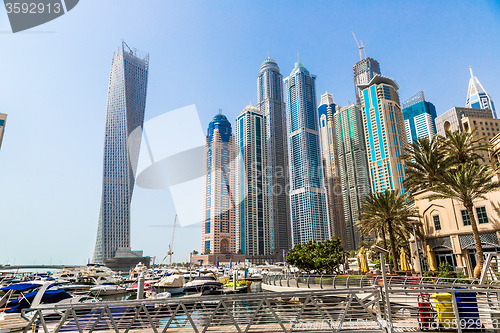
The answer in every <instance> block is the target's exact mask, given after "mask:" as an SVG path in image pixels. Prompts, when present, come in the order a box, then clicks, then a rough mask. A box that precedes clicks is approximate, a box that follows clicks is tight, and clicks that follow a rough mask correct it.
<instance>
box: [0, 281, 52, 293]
mask: <svg viewBox="0 0 500 333" xmlns="http://www.w3.org/2000/svg"><path fill="white" fill-rule="evenodd" d="M41 286H42V283H32V282H24V283H15V284H11V285H10V286H7V287H3V288H0V290H5V291H6V290H14V291H19V292H24V291H28V290H32V289H35V288H39V287H41ZM51 287H52V285H51Z"/></svg>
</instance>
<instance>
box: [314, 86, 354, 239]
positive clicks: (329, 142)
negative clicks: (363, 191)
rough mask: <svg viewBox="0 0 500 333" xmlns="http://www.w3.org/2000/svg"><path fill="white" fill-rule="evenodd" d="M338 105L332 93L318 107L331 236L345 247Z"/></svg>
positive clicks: (324, 95)
mask: <svg viewBox="0 0 500 333" xmlns="http://www.w3.org/2000/svg"><path fill="white" fill-rule="evenodd" d="M336 108H337V105H336V104H335V102H334V100H333V96H332V94H329V93H325V94H323V95H321V105H320V106H319V108H318V117H319V135H320V138H321V154H322V159H323V171H324V176H325V185H326V194H327V200H326V201H327V207H328V220H329V221H328V223H329V224H330V238H331V237H338V238H340V239H341V241H342V246H344V248H345V247H346V246H347V243H346V229H345V224H344V209H343V203H342V185H341V181H340V172H339V160H338V156H337V138H336V136H335V125H334V121H333V117H334V114H335V111H336Z"/></svg>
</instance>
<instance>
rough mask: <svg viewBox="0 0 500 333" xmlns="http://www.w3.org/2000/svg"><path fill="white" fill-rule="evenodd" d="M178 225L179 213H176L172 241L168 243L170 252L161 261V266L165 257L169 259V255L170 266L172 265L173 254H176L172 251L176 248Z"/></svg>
mask: <svg viewBox="0 0 500 333" xmlns="http://www.w3.org/2000/svg"><path fill="white" fill-rule="evenodd" d="M176 226H177V214H175V220H174V231H173V232H172V241H171V242H170V244H169V245H168V252H167V255H166V256H165V258H163V260H162V261H161V263H160V266H161V265H162V264H163V262H164V261H165V259H167V257H170V258H169V266H170V267H172V254H174V252H173V251H172V250H173V249H174V237H175V227H176Z"/></svg>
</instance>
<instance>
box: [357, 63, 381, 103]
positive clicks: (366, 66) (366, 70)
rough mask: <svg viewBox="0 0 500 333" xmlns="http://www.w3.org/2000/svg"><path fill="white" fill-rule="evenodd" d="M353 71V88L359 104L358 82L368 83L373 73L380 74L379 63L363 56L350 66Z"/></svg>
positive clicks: (359, 89)
mask: <svg viewBox="0 0 500 333" xmlns="http://www.w3.org/2000/svg"><path fill="white" fill-rule="evenodd" d="M352 71H353V73H354V89H355V91H356V103H358V104H361V91H362V90H361V88H360V87H359V85H360V84H368V82H370V80H371V79H373V77H374V76H375V75H377V74H378V75H380V74H381V73H380V65H379V63H378V62H377V60H375V59H372V58H364V59H362V60H360V61H359V62H358V63H356V65H354V66H352Z"/></svg>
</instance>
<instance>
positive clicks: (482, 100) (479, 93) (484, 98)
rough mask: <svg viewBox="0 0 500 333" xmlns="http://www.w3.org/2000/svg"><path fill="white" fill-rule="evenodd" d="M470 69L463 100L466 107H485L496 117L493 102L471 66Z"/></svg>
mask: <svg viewBox="0 0 500 333" xmlns="http://www.w3.org/2000/svg"><path fill="white" fill-rule="evenodd" d="M469 69H470V80H469V89H468V90H467V100H466V102H465V107H466V108H473V109H486V110H491V112H492V113H493V118H496V117H497V111H496V110H495V103H493V99H492V98H491V96H490V94H488V92H487V91H486V89H484V87H483V85H482V84H481V82H479V80H478V79H477V77H475V76H474V74H472V68H471V67H469Z"/></svg>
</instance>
